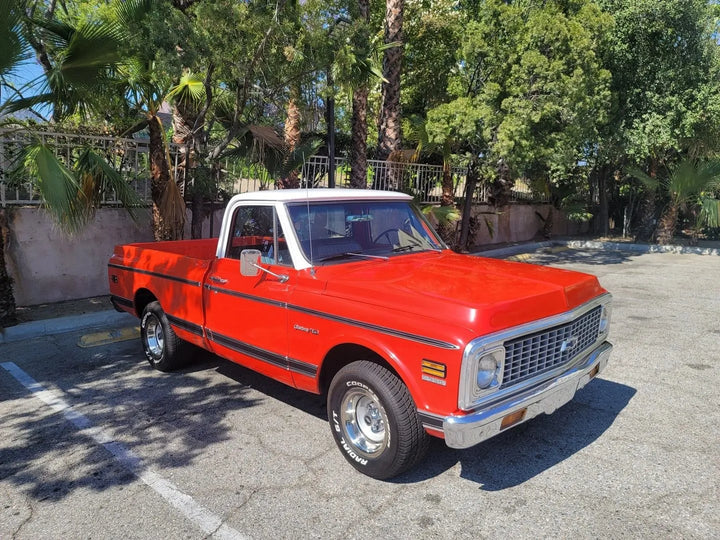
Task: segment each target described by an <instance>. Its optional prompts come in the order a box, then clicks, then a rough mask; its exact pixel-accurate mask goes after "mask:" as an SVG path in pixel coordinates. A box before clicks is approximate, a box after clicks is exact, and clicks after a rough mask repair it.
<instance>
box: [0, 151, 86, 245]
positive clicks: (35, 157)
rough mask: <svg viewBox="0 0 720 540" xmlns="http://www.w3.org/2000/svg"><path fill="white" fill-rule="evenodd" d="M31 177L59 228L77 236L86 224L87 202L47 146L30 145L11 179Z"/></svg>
mask: <svg viewBox="0 0 720 540" xmlns="http://www.w3.org/2000/svg"><path fill="white" fill-rule="evenodd" d="M28 175H29V176H30V179H31V181H32V182H33V184H34V185H35V186H36V187H37V189H38V191H39V193H40V196H41V198H42V200H43V203H44V206H45V208H47V210H48V211H49V212H50V214H51V215H52V216H53V218H54V220H55V222H56V223H57V224H58V225H59V226H60V228H62V229H63V230H64V231H66V232H68V233H74V232H77V231H78V230H79V229H80V228H82V226H83V225H85V224H86V223H87V220H88V214H87V212H86V208H87V201H86V200H85V199H84V198H83V196H82V195H81V189H80V185H79V184H78V181H77V179H76V178H75V175H73V173H72V171H70V170H69V169H68V168H67V167H66V166H65V165H64V164H63V163H61V162H60V160H59V159H58V158H57V157H56V156H55V154H54V153H53V151H52V150H51V149H50V148H49V147H48V146H47V145H45V144H42V143H34V144H30V145H28V146H27V147H26V148H25V149H24V150H23V152H22V153H21V155H20V158H19V161H18V163H17V166H16V167H15V169H14V170H13V172H12V173H11V176H16V177H20V178H23V179H24V178H26V177H27V176H28Z"/></svg>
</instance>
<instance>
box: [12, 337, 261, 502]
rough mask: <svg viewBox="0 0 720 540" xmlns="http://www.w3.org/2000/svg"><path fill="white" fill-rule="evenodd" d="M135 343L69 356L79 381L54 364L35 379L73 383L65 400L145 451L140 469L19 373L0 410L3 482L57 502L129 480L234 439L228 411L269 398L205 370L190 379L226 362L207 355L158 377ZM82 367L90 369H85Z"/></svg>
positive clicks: (134, 450) (113, 437)
mask: <svg viewBox="0 0 720 540" xmlns="http://www.w3.org/2000/svg"><path fill="white" fill-rule="evenodd" d="M138 347H139V345H138V344H137V343H133V344H128V343H123V344H119V345H116V346H114V347H109V348H108V350H112V351H113V352H110V353H109V354H106V355H103V354H97V355H95V356H96V357H91V358H89V359H87V358H86V359H85V360H84V363H83V362H81V361H73V360H72V359H71V360H69V362H70V363H74V364H75V365H72V366H69V367H70V369H71V370H72V371H73V373H72V375H71V377H72V379H68V376H69V374H68V373H67V372H66V373H65V374H64V375H62V376H57V374H56V373H54V372H53V370H55V369H57V368H50V373H45V374H41V375H39V376H38V375H37V374H36V373H33V374H32V376H34V377H37V379H36V380H37V381H38V382H39V383H40V384H41V385H42V386H43V387H45V388H49V389H51V388H52V387H53V386H55V385H56V386H59V387H61V388H62V386H63V382H64V383H65V384H66V385H68V386H69V387H68V388H67V389H66V390H64V391H63V394H64V395H62V399H64V400H65V401H66V402H67V403H68V404H69V405H70V406H71V407H72V409H73V411H75V412H76V413H80V414H82V415H84V416H86V417H87V419H88V420H89V422H90V424H91V426H93V427H96V428H100V429H102V431H103V434H104V435H105V434H107V436H108V437H109V440H110V441H117V442H118V443H119V444H120V445H122V446H123V447H124V448H126V449H127V450H128V451H129V452H130V453H131V454H133V455H136V456H142V462H141V463H142V465H141V466H140V468H139V469H136V470H134V471H131V470H128V469H127V468H125V467H124V466H123V465H122V464H121V463H120V462H119V461H118V460H115V459H113V457H112V455H111V454H110V453H109V452H108V450H107V449H106V448H105V447H104V446H102V445H101V444H99V443H98V440H97V438H95V439H94V438H93V437H92V436H91V432H90V430H81V429H78V427H77V426H76V425H73V423H72V422H71V420H69V419H68V418H67V417H66V416H65V415H63V414H60V413H58V412H55V411H53V409H52V408H50V407H48V406H46V405H43V404H41V403H40V401H38V400H37V398H36V397H33V396H32V395H30V394H29V393H28V391H27V390H26V389H25V388H22V386H20V384H19V383H17V381H14V380H12V381H4V382H3V385H2V386H3V387H7V388H10V389H12V391H11V394H10V395H6V396H4V398H3V406H4V410H5V411H7V413H6V414H4V415H3V417H2V431H3V432H4V433H9V434H10V437H8V438H7V439H5V440H4V441H3V442H2V444H0V479H2V480H4V481H7V482H9V483H11V484H14V485H16V486H18V487H21V488H23V490H24V492H25V493H26V495H27V496H28V497H30V498H32V499H35V500H60V499H63V498H64V497H66V496H67V495H69V494H70V493H72V492H74V491H76V490H78V489H82V488H88V489H91V490H95V491H103V490H107V489H110V488H112V487H116V486H123V485H127V484H130V483H132V482H133V481H135V478H136V477H135V474H134V473H138V472H141V471H142V470H145V469H168V468H181V467H185V466H187V465H189V464H191V463H193V462H194V461H195V460H196V459H197V458H198V457H200V456H202V455H204V454H206V453H207V451H208V449H209V448H211V447H212V446H214V445H217V444H220V443H223V442H224V441H227V440H229V439H230V438H231V433H230V432H231V430H232V425H231V423H230V422H228V417H229V416H230V415H231V414H232V413H233V412H234V411H237V410H240V409H244V408H249V407H255V406H256V405H258V404H260V403H262V401H263V400H262V399H258V397H257V394H256V393H253V392H251V388H250V386H249V385H248V383H247V382H244V381H242V380H240V381H237V382H236V380H227V381H220V382H218V381H212V383H211V384H209V383H208V381H207V377H202V376H196V377H191V376H188V374H190V373H199V374H202V372H203V371H207V370H212V369H219V366H222V365H223V363H224V361H223V360H220V359H219V358H217V357H214V358H209V357H203V358H202V361H201V363H200V364H196V365H195V366H193V367H192V368H190V369H188V370H185V371H182V372H177V373H172V374H161V373H158V372H156V371H154V370H151V369H150V368H149V367H147V364H146V363H145V362H144V361H142V360H141V359H144V357H143V356H142V352H139V353H138V351H137V349H138ZM68 348H69V347H68ZM131 349H135V350H134V351H132V352H129V351H130V350H131ZM72 352H73V351H71V350H67V349H65V348H64V347H61V350H60V351H59V352H58V353H57V354H58V355H60V356H66V357H67V356H68V354H70V353H72ZM66 367H68V366H66ZM80 367H81V368H82V370H83V371H81V372H80V373H78V372H77V370H78V368H80ZM36 371H40V370H36ZM0 372H2V373H0V375H2V376H5V375H7V374H6V373H5V372H4V370H0ZM128 374H130V376H128ZM62 377H64V379H63V378H62ZM5 378H7V377H5ZM46 381H50V382H46ZM238 382H240V384H238ZM13 383H14V386H13ZM104 435H103V436H102V437H101V438H105V437H104Z"/></svg>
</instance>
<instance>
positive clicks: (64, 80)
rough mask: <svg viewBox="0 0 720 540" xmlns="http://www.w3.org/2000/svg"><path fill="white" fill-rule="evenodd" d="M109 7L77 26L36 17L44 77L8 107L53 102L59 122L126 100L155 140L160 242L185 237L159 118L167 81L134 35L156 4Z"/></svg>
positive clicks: (144, 1)
mask: <svg viewBox="0 0 720 540" xmlns="http://www.w3.org/2000/svg"><path fill="white" fill-rule="evenodd" d="M111 8H112V9H110V10H109V12H108V16H107V18H105V19H102V20H99V21H94V22H85V23H81V24H80V25H79V26H77V27H74V26H72V25H70V24H67V23H64V22H60V21H57V20H54V19H42V20H39V19H33V20H32V21H31V23H32V24H33V25H34V26H33V28H32V30H37V31H38V32H39V34H40V35H41V36H43V39H35V38H33V40H32V43H31V45H33V47H34V48H35V49H36V52H37V55H38V57H39V58H40V59H41V64H42V66H43V69H44V71H45V73H44V75H43V76H41V77H39V78H38V79H37V80H36V81H34V85H35V89H36V95H34V96H32V97H28V98H23V97H19V98H17V99H13V100H11V101H10V102H8V103H6V104H5V105H4V106H3V109H4V110H7V111H8V112H14V111H18V110H22V109H25V108H29V107H33V106H36V105H39V104H49V105H51V106H52V107H53V119H54V120H56V121H59V120H61V119H62V118H65V117H67V116H68V115H70V114H73V113H75V112H77V111H79V112H81V113H83V112H85V111H88V110H92V109H99V110H102V107H103V106H104V105H105V103H106V100H107V99H109V98H111V97H112V96H126V97H129V98H130V99H131V101H132V103H131V105H132V106H134V107H135V108H136V109H137V110H138V111H139V112H140V113H141V114H142V115H143V117H144V118H143V121H142V122H141V123H139V124H137V125H136V126H134V128H135V129H142V128H143V127H147V129H148V131H149V134H150V176H151V196H152V201H153V232H154V236H155V239H156V240H170V239H176V238H181V237H182V231H183V226H184V223H185V205H184V202H183V200H182V196H181V194H180V191H179V189H178V188H177V185H176V184H175V183H174V182H173V181H172V171H171V170H170V166H169V157H168V145H167V141H166V140H165V130H164V128H163V126H162V122H161V120H160V117H159V116H158V112H159V110H160V107H161V105H162V101H163V98H164V96H165V95H166V94H167V92H168V91H169V89H170V83H169V81H165V80H162V78H160V77H157V76H156V75H157V74H156V73H154V71H153V68H154V62H153V54H154V51H150V50H147V48H143V47H142V45H141V44H140V40H138V39H136V35H135V31H134V28H136V27H137V23H138V22H139V21H141V20H142V19H143V18H144V17H145V16H147V14H148V13H149V12H150V10H151V8H152V1H151V0H125V1H121V0H115V2H113V3H112V4H111ZM26 34H27V35H32V32H31V31H28V32H26ZM46 42H47V43H49V44H52V49H50V48H48V46H46ZM51 57H52V58H51Z"/></svg>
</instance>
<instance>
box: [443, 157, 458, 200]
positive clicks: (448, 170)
mask: <svg viewBox="0 0 720 540" xmlns="http://www.w3.org/2000/svg"><path fill="white" fill-rule="evenodd" d="M442 174H443V176H442V197H441V198H440V206H453V205H454V204H455V186H454V185H453V177H452V167H451V166H450V161H449V160H447V159H443V171H442Z"/></svg>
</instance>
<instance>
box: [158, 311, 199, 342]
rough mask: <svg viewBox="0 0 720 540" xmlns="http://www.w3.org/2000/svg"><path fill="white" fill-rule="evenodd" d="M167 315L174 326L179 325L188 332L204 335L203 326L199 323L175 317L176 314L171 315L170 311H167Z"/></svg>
mask: <svg viewBox="0 0 720 540" xmlns="http://www.w3.org/2000/svg"><path fill="white" fill-rule="evenodd" d="M165 316H166V317H167V319H168V321H169V322H170V324H172V325H173V326H177V327H178V328H180V329H182V330H185V331H186V332H190V333H191V334H195V335H196V336H200V337H203V336H204V333H203V329H202V326H200V325H199V324H195V323H191V322H190V321H186V320H185V319H181V318H179V317H175V316H174V315H170V314H169V313H166V314H165Z"/></svg>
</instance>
